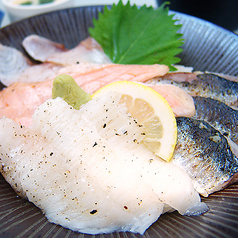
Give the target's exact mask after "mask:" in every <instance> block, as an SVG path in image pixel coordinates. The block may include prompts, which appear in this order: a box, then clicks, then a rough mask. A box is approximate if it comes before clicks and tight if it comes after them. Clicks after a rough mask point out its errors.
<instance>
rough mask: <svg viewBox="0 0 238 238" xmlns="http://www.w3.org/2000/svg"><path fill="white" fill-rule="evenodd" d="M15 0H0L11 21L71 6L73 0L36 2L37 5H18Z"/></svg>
mask: <svg viewBox="0 0 238 238" xmlns="http://www.w3.org/2000/svg"><path fill="white" fill-rule="evenodd" d="M17 2H23V1H19V0H18V1H17V0H2V4H3V6H4V7H5V9H6V12H7V13H8V15H9V18H10V20H11V22H15V21H18V20H21V19H23V18H28V17H31V16H34V15H38V14H41V13H45V12H51V11H55V10H59V9H63V8H69V7H73V5H74V0H54V1H53V2H50V3H44V4H37V5H33V4H32V5H20V4H17ZM24 2H36V1H27V0H26V1H24Z"/></svg>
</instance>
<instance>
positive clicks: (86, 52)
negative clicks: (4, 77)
mask: <svg viewBox="0 0 238 238" xmlns="http://www.w3.org/2000/svg"><path fill="white" fill-rule="evenodd" d="M22 45H23V46H24V48H25V50H26V52H27V53H28V54H29V55H30V56H31V57H32V58H33V59H35V60H39V61H41V62H50V63H54V64H60V65H74V64H77V63H97V64H105V63H112V61H111V60H110V59H109V57H108V56H107V55H106V54H105V53H104V51H103V49H102V47H101V46H100V45H99V44H98V43H97V42H96V41H95V40H94V39H93V38H92V37H88V38H87V39H85V40H83V41H81V42H80V43H79V44H78V45H77V46H76V47H75V48H73V49H70V50H67V49H65V48H64V46H63V45H61V44H59V43H56V42H53V41H51V40H49V39H46V38H44V37H42V36H38V35H29V36H27V37H26V38H25V39H24V40H23V42H22Z"/></svg>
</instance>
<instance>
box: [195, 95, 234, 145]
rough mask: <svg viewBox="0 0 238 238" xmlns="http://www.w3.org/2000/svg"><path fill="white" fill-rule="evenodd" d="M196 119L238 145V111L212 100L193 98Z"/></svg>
mask: <svg viewBox="0 0 238 238" xmlns="http://www.w3.org/2000/svg"><path fill="white" fill-rule="evenodd" d="M193 100H194V104H195V109H196V114H195V115H194V116H193V118H195V119H199V120H204V121H206V122H208V123H209V124H210V125H211V126H213V127H214V128H215V129H217V130H218V131H220V132H221V133H222V134H223V135H224V136H226V137H228V138H230V139H231V140H233V141H234V142H235V143H237V144H238V110H234V109H232V108H231V107H229V106H227V105H226V104H224V103H222V102H220V101H218V100H214V99H211V98H204V97H200V96H196V97H193Z"/></svg>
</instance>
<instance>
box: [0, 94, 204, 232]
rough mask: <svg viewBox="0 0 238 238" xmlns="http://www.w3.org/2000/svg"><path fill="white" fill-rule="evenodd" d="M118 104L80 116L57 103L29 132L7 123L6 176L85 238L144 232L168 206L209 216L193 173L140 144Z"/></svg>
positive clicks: (95, 106) (101, 102) (0, 129)
mask: <svg viewBox="0 0 238 238" xmlns="http://www.w3.org/2000/svg"><path fill="white" fill-rule="evenodd" d="M119 98H120V97H119V95H117V94H114V93H112V94H111V95H110V98H109V100H108V97H102V98H96V99H93V100H91V101H89V102H88V103H87V104H85V105H84V106H83V107H82V108H81V109H80V110H78V111H77V110H74V109H73V108H72V107H71V106H69V105H68V104H67V103H66V102H64V101H63V100H62V99H61V98H56V99H54V100H53V99H50V100H48V101H46V102H45V103H44V104H43V105H41V106H40V107H39V108H38V109H37V110H36V111H35V114H34V116H33V123H32V125H31V127H30V128H25V127H22V126H20V125H19V124H17V123H16V122H14V121H12V120H11V119H7V118H5V117H4V118H1V119H0V153H1V160H0V164H1V167H0V168H1V172H2V174H3V176H4V177H5V178H6V180H7V181H8V182H9V183H10V184H11V185H12V187H13V188H14V189H15V190H16V191H17V192H18V193H19V194H20V195H22V196H25V197H27V198H28V199H29V201H31V202H33V203H34V204H35V205H36V206H38V207H40V208H41V209H42V211H43V212H44V213H45V215H46V217H47V218H48V219H49V221H51V222H53V223H56V224H60V225H62V226H63V227H66V228H70V229H72V230H74V231H79V232H84V233H90V234H98V233H109V232H113V231H131V232H136V233H140V234H143V233H144V232H145V230H146V229H147V228H148V227H149V226H150V225H151V224H152V223H153V222H155V221H156V220H157V219H158V217H159V216H160V215H161V214H162V213H163V212H165V210H166V211H167V210H168V209H167V208H168V206H169V207H170V208H171V209H176V210H178V211H179V212H180V213H181V214H188V215H192V214H200V213H202V212H205V211H206V210H207V206H206V204H204V203H201V201H200V197H199V195H198V193H197V192H196V191H195V190H194V187H193V185H192V182H191V179H190V178H189V177H188V175H187V173H185V172H184V171H183V170H181V169H180V168H179V167H177V166H176V165H174V164H172V163H167V162H165V161H162V160H161V159H159V158H158V157H157V156H155V155H154V154H153V153H152V152H150V151H149V150H147V149H146V148H145V147H144V146H143V145H140V144H139V143H135V141H138V142H139V141H141V140H142V139H143V135H142V133H141V130H142V129H141V128H140V127H139V126H138V125H137V124H136V122H135V120H134V119H133V118H131V117H130V115H129V114H128V113H127V112H126V108H125V107H124V105H122V104H119V103H118V102H119ZM115 115H116V116H115Z"/></svg>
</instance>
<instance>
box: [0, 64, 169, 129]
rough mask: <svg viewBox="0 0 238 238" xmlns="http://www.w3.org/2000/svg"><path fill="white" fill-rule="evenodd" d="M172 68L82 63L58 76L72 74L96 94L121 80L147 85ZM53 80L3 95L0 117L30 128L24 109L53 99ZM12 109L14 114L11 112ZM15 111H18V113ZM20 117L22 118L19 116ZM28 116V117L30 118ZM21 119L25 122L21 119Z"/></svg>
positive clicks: (0, 96) (16, 85)
mask: <svg viewBox="0 0 238 238" xmlns="http://www.w3.org/2000/svg"><path fill="white" fill-rule="evenodd" d="M168 70H169V68H168V67H167V66H165V65H118V64H101V65H92V64H79V65H74V66H69V67H65V68H63V69H62V70H60V71H59V74H62V73H65V74H68V75H71V76H72V77H73V78H74V79H75V81H76V82H77V83H78V85H79V86H80V87H82V88H83V89H84V90H85V91H86V92H88V93H94V92H95V91H97V90H98V89H99V88H100V87H102V86H104V85H106V84H108V83H111V82H113V81H118V80H133V81H136V82H145V81H147V80H149V79H152V78H154V77H159V76H163V75H164V74H166V73H167V72H168ZM52 86H53V79H50V80H46V81H43V82H36V83H20V82H19V83H14V84H12V85H10V86H9V87H7V88H5V89H4V90H2V91H1V92H0V105H3V106H2V107H1V108H0V117H3V116H8V117H9V118H11V119H13V120H15V119H16V117H15V115H17V120H18V122H19V123H20V124H22V125H24V126H28V125H29V124H30V122H29V121H31V120H26V116H25V115H24V113H22V109H23V108H25V107H26V108H28V111H31V112H32V111H34V110H35V109H36V108H37V107H38V106H39V105H41V104H42V103H43V102H45V101H46V100H47V99H49V98H51V96H52ZM11 110H12V113H11ZM16 111H19V112H18V113H17V112H16ZM19 116H20V117H19ZM28 116H29V114H27V117H28ZM21 117H22V118H24V120H21Z"/></svg>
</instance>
